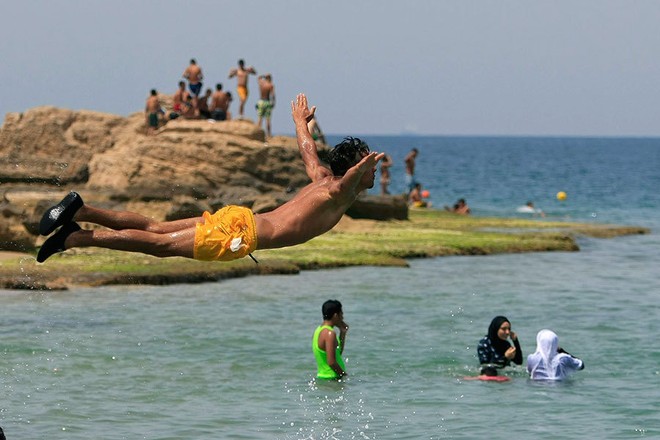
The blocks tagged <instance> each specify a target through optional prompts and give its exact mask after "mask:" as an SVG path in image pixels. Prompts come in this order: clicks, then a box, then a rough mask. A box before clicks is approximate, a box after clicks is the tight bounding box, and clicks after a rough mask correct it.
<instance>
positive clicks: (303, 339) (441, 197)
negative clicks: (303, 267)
mask: <svg viewBox="0 0 660 440" xmlns="http://www.w3.org/2000/svg"><path fill="white" fill-rule="evenodd" d="M434 139H435V142H436V144H435V146H434V145H431V144H422V145H417V146H418V148H420V150H422V154H420V163H419V172H418V175H419V178H420V180H422V176H424V177H425V178H426V179H427V181H428V182H429V183H428V184H427V187H428V188H429V189H430V191H431V193H432V196H433V198H434V202H437V203H439V204H442V203H448V202H450V201H452V199H453V198H454V197H458V196H462V197H466V198H467V199H468V202H469V203H470V204H471V206H472V207H473V209H474V211H475V215H502V216H506V215H514V214H513V212H514V211H515V207H516V206H518V205H519V204H522V203H524V202H525V201H526V199H528V198H530V199H533V200H534V201H535V202H536V204H537V205H538V206H540V207H541V208H543V209H544V210H545V211H547V212H548V214H549V215H550V216H551V217H558V218H569V219H577V220H586V221H606V222H617V223H624V224H636V225H643V226H648V227H651V228H652V229H653V233H652V234H651V235H644V236H632V237H620V238H616V239H610V240H597V239H588V238H583V239H580V241H579V244H580V247H581V252H577V253H537V254H520V255H498V256H478V257H451V258H437V259H427V260H412V261H410V267H409V268H347V269H337V270H326V271H318V272H314V271H308V272H304V273H302V274H300V275H291V276H289V275H287V276H268V277H266V276H264V277H251V278H242V279H235V280H229V281H222V282H218V283H208V284H199V285H176V286H166V287H156V286H131V287H112V288H96V289H88V288H80V289H75V290H71V291H66V292H53V293H44V292H18V291H1V292H0V307H1V309H2V325H1V326H0V340H1V341H2V342H1V344H2V345H1V347H2V351H1V352H0V353H1V355H2V357H1V358H0V383H1V388H0V393H1V395H2V399H1V400H0V425H1V426H3V428H4V429H5V432H6V434H7V436H8V438H9V439H18V438H20V439H28V438H67V439H89V438H103V439H136V438H144V439H180V438H186V439H211V438H222V439H225V438H227V439H241V438H245V439H274V438H277V439H333V438H336V439H353V438H355V439H367V438H368V439H406V438H409V439H421V438H425V439H444V438H459V439H473V438H491V439H509V438H513V437H518V438H543V439H554V438H566V437H569V436H570V437H573V436H576V435H583V436H585V435H586V436H587V437H588V438H612V439H620V438H638V437H646V438H658V437H660V421H659V420H658V417H657V414H658V411H660V400H659V399H658V397H657V390H658V385H660V367H659V366H658V365H659V364H660V351H659V350H658V348H657V343H656V339H657V336H658V335H659V334H660V328H659V327H660V324H658V322H659V321H660V310H659V308H658V294H659V293H660V281H658V276H657V272H658V270H657V267H658V262H660V238H659V237H658V235H657V233H656V232H657V230H658V229H657V228H658V226H660V215H658V214H659V213H660V202H659V201H658V195H657V193H656V191H657V188H658V171H657V170H658V169H660V168H659V167H658V165H660V163H659V162H658V158H659V157H660V156H659V155H658V153H659V152H660V141H659V140H624V141H621V142H622V143H621V144H617V143H616V142H614V140H604V141H603V140H592V141H591V142H588V141H587V140H578V141H579V142H578V144H576V145H575V146H573V147H571V144H570V143H571V140H566V139H539V140H538V141H539V142H540V143H541V146H538V145H536V144H534V145H532V146H527V147H524V145H525V144H524V143H529V142H532V143H533V140H528V139H499V138H495V139H493V138H481V139H479V138H475V139H464V138H458V140H457V141H456V142H458V144H459V145H458V146H456V145H455V143H452V142H449V141H448V139H451V138H423V139H414V140H415V141H420V142H426V143H432V142H433V140H434ZM368 140H369V141H370V143H373V142H374V141H372V140H370V139H368ZM375 141H378V142H380V143H381V144H385V143H388V142H389V143H390V144H389V145H388V149H389V150H390V151H391V154H392V155H393V156H395V160H396V158H397V157H403V155H405V153H406V152H407V150H408V149H409V147H410V143H409V142H412V141H413V140H411V139H403V138H377V139H375ZM461 142H464V143H465V145H463V144H461ZM555 142H556V143H559V144H561V145H563V146H562V147H561V149H563V150H562V151H564V152H563V153H562V154H557V148H560V147H558V146H557V145H554V144H553V143H555ZM602 142H605V143H606V144H607V145H605V146H603V145H602V144H601V143H602ZM480 143H481V144H480ZM519 143H523V145H519ZM564 144H565V145H564ZM397 145H398V147H397ZM617 145H619V146H617ZM511 149H512V150H513V151H514V152H511V151H509V150H511ZM515 152H518V153H519V154H516V153H515ZM503 155H506V156H507V157H508V159H506V158H504V157H501V156H503ZM519 155H524V156H525V158H524V160H522V159H520V158H519V157H518V156H519ZM424 156H426V159H425V161H422V160H421V159H422V157H424ZM463 156H466V157H467V156H469V159H468V158H463ZM567 156H570V157H567ZM603 156H605V157H603ZM498 157H500V158H501V160H500V159H496V158H498ZM631 157H633V159H631ZM498 161H499V162H498ZM557 162H561V163H562V164H567V163H570V164H571V167H573V168H572V169H573V171H572V172H565V175H564V177H563V178H561V179H560V178H559V177H557V176H554V177H553V175H554V174H556V173H553V172H551V171H550V170H551V169H555V170H557V169H559V168H560V164H558V163H557ZM447 163H452V164H454V165H456V166H458V169H457V170H456V172H455V174H452V171H451V169H452V166H449V165H448V164H447ZM495 163H497V164H498V165H497V166H496V165H495ZM457 164H458V165H457ZM469 164H473V168H472V169H468V168H465V167H468V165H469ZM485 164H488V165H485ZM525 164H529V166H528V168H529V169H524V167H525V166H527V165H525ZM542 164H544V165H542ZM484 166H488V167H491V168H490V169H489V170H488V172H486V171H485V170H483V169H482V168H483V167H484ZM498 167H509V169H508V170H503V169H500V168H498ZM397 172H400V173H401V177H400V180H396V179H399V177H397V175H396V174H395V182H393V185H392V186H393V189H395V187H396V185H397V184H398V182H399V181H400V182H401V183H402V182H403V176H402V174H403V167H402V166H400V167H398V170H397V169H396V168H395V170H394V173H397ZM468 172H469V174H470V175H471V176H473V177H472V179H468V178H467V174H468ZM433 173H435V174H433ZM604 173H607V174H606V175H603V174H604ZM633 174H634V176H633ZM525 176H526V177H525ZM507 179H509V180H508V181H507ZM552 179H556V180H552ZM470 188H473V189H470ZM559 190H564V191H566V192H567V193H568V194H569V198H568V200H567V203H563V204H561V203H559V202H557V201H556V200H555V199H554V194H556V192H557V191H559ZM518 194H519V196H518ZM445 199H446V202H445ZM520 199H522V200H520ZM630 206H632V207H633V208H634V209H630ZM627 208H628V209H627ZM328 298H337V299H340V300H341V301H342V302H343V304H344V309H345V318H346V320H347V322H348V323H349V324H350V325H351V329H350V331H349V336H348V340H347V347H346V351H345V356H346V361H347V369H348V371H349V374H350V376H349V379H348V380H347V382H346V383H343V384H338V383H322V384H316V383H314V381H313V380H312V379H313V375H314V373H315V365H314V359H313V356H312V353H311V347H310V344H311V335H312V332H313V330H314V328H315V326H316V325H318V324H319V323H320V306H321V303H322V302H323V301H324V300H326V299H328ZM497 314H504V315H506V316H508V317H509V319H510V320H511V322H512V324H513V329H514V330H515V331H516V332H518V334H519V337H520V340H521V344H522V349H523V352H524V355H525V357H526V355H527V354H529V353H531V352H532V351H533V350H534V347H535V335H536V332H537V331H538V330H539V329H541V328H551V329H553V330H555V331H556V332H557V333H558V334H559V337H560V343H561V345H562V346H563V347H564V348H566V349H567V350H568V351H570V352H571V353H573V354H575V355H577V356H579V357H580V358H582V359H583V360H584V361H585V364H586V369H585V370H584V371H581V372H578V373H577V374H576V375H575V376H574V377H573V378H572V379H571V380H569V381H567V382H564V383H558V384H538V383H533V382H531V381H529V380H528V379H527V377H526V374H525V372H524V371H523V369H522V368H520V367H515V368H511V369H509V370H508V371H507V372H506V374H507V375H509V376H510V377H511V378H512V380H511V381H510V382H508V383H487V382H476V381H466V380H464V376H471V375H475V374H477V370H478V368H477V361H476V357H475V354H476V344H477V341H478V340H479V338H480V337H481V336H483V334H484V333H485V332H486V329H487V327H488V324H489V322H490V320H491V318H492V317H493V316H495V315H497Z"/></svg>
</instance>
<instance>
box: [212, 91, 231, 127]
mask: <svg viewBox="0 0 660 440" xmlns="http://www.w3.org/2000/svg"><path fill="white" fill-rule="evenodd" d="M228 108H229V96H227V94H226V93H225V92H224V90H222V84H221V83H218V84H216V85H215V92H213V95H211V106H210V108H209V110H211V117H212V118H213V119H215V120H216V121H224V120H226V119H227V109H228Z"/></svg>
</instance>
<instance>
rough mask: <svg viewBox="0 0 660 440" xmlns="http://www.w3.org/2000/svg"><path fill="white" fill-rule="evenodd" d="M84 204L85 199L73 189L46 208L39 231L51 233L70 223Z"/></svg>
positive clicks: (43, 233) (44, 233)
mask: <svg viewBox="0 0 660 440" xmlns="http://www.w3.org/2000/svg"><path fill="white" fill-rule="evenodd" d="M82 205H83V199H82V197H80V194H78V193H77V192H74V191H71V192H70V193H69V194H67V196H66V197H64V198H63V199H62V201H61V202H60V203H58V204H57V205H55V206H51V207H50V208H48V210H46V212H45V213H44V215H43V217H41V222H39V233H40V234H41V235H49V234H50V233H51V232H53V231H54V230H55V229H57V228H59V227H60V226H62V225H64V224H66V223H70V222H71V220H73V216H74V215H75V213H76V212H77V211H78V210H79V209H80V207H81V206H82Z"/></svg>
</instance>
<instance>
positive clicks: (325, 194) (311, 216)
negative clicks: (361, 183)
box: [255, 176, 357, 249]
mask: <svg viewBox="0 0 660 440" xmlns="http://www.w3.org/2000/svg"><path fill="white" fill-rule="evenodd" d="M340 181H341V178H339V177H332V176H328V177H325V178H323V179H321V180H318V181H316V182H312V183H310V184H309V185H307V186H306V187H305V188H303V189H302V190H301V191H300V192H299V193H298V194H296V196H295V197H294V198H293V199H292V200H290V201H289V202H287V203H286V204H284V205H282V206H280V207H278V208H277V209H275V210H273V211H270V212H266V213H263V214H256V215H255V221H256V225H257V248H258V249H270V248H280V247H284V246H292V245H296V244H300V243H304V242H306V241H308V240H310V239H312V238H313V237H316V236H317V235H321V234H323V233H325V232H328V231H329V230H330V229H332V228H333V227H334V226H335V225H336V224H337V223H338V222H339V220H341V218H342V216H343V215H344V213H345V212H346V210H347V209H348V208H349V207H350V205H351V204H352V203H353V202H354V201H355V199H356V197H357V193H353V194H351V195H346V194H344V195H342V196H341V197H338V196H339V194H340V191H339V184H340Z"/></svg>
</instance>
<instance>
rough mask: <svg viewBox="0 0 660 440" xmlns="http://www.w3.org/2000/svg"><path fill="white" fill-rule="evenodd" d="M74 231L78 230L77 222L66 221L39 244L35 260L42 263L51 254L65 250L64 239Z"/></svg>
mask: <svg viewBox="0 0 660 440" xmlns="http://www.w3.org/2000/svg"><path fill="white" fill-rule="evenodd" d="M76 231H80V226H78V223H67V224H65V225H64V226H62V228H61V229H60V230H59V231H57V233H56V234H55V235H53V236H52V237H50V238H49V239H48V240H46V241H44V244H42V245H41V249H39V253H38V254H37V261H38V262H39V263H43V262H44V261H46V259H47V258H48V257H50V256H51V255H53V254H56V253H58V252H64V251H65V250H66V248H65V247H64V241H66V239H67V238H68V237H69V235H71V234H73V233H74V232H76Z"/></svg>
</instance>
